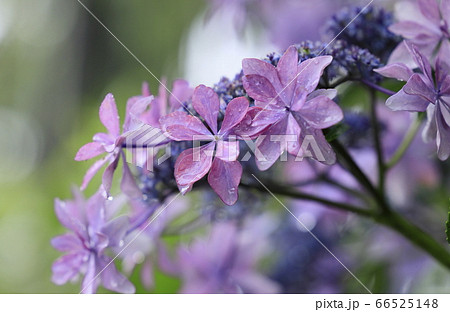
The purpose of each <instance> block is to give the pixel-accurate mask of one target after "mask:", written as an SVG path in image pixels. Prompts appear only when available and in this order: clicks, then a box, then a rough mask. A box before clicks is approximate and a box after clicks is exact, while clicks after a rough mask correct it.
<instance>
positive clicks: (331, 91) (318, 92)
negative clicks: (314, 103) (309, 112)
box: [306, 89, 337, 101]
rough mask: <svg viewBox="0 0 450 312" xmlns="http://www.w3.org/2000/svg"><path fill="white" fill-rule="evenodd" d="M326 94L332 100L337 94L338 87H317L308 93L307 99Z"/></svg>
mask: <svg viewBox="0 0 450 312" xmlns="http://www.w3.org/2000/svg"><path fill="white" fill-rule="evenodd" d="M320 95H324V96H326V97H328V98H329V99H330V100H332V99H334V98H335V97H336V96H337V90H336V89H317V90H314V91H313V92H311V93H310V94H308V96H307V97H306V101H309V100H312V99H313V98H315V97H317V96H320Z"/></svg>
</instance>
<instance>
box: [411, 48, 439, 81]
mask: <svg viewBox="0 0 450 312" xmlns="http://www.w3.org/2000/svg"><path fill="white" fill-rule="evenodd" d="M406 47H407V48H408V49H409V51H410V53H411V55H412V56H413V59H414V61H415V62H416V64H417V65H418V66H419V68H420V70H421V71H422V73H423V74H424V75H425V76H426V78H427V80H428V81H429V82H430V84H431V85H432V83H433V76H432V75H431V65H430V62H429V61H428V58H427V57H426V56H425V55H424V54H423V53H422V52H420V50H419V49H418V47H417V46H415V45H414V44H412V43H409V42H407V41H406Z"/></svg>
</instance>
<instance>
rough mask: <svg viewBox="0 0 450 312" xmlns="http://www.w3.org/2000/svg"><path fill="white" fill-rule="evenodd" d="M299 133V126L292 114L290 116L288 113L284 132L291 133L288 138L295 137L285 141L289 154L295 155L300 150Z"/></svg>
mask: <svg viewBox="0 0 450 312" xmlns="http://www.w3.org/2000/svg"><path fill="white" fill-rule="evenodd" d="M300 133H301V129H300V126H299V125H298V123H297V121H296V120H295V118H294V116H292V114H289V117H288V123H287V128H286V134H288V135H291V137H290V138H294V137H295V140H292V139H290V140H288V142H287V150H288V153H289V154H291V155H297V154H298V152H299V150H300Z"/></svg>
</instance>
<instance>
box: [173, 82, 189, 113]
mask: <svg viewBox="0 0 450 312" xmlns="http://www.w3.org/2000/svg"><path fill="white" fill-rule="evenodd" d="M193 93H194V90H193V89H192V88H191V87H189V83H188V82H187V81H186V80H183V79H177V80H175V81H174V82H173V89H172V95H171V96H170V98H169V103H170V109H171V110H172V111H175V110H177V109H178V108H180V107H182V106H183V105H184V103H185V102H187V101H188V100H189V99H190V98H191V97H192V94H193Z"/></svg>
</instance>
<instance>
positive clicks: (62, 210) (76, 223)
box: [55, 199, 86, 238]
mask: <svg viewBox="0 0 450 312" xmlns="http://www.w3.org/2000/svg"><path fill="white" fill-rule="evenodd" d="M83 204H84V203H77V202H71V201H62V200H59V199H55V214H56V217H57V218H58V220H59V222H61V224H62V225H63V226H64V227H66V228H67V229H69V230H72V231H73V232H75V233H76V234H77V235H78V237H82V238H85V237H86V227H85V220H84V217H83V216H82V213H84V211H81V207H80V206H79V205H83Z"/></svg>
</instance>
